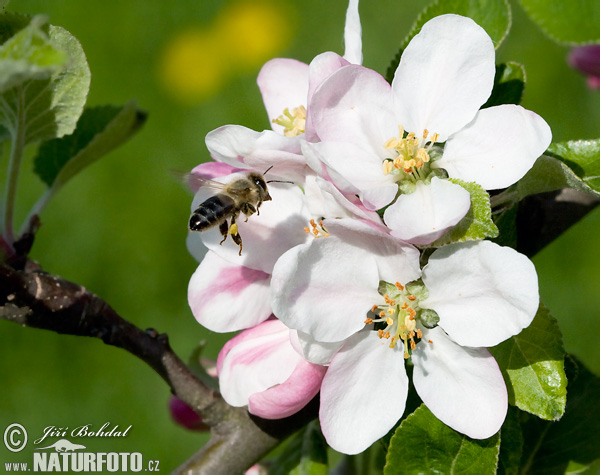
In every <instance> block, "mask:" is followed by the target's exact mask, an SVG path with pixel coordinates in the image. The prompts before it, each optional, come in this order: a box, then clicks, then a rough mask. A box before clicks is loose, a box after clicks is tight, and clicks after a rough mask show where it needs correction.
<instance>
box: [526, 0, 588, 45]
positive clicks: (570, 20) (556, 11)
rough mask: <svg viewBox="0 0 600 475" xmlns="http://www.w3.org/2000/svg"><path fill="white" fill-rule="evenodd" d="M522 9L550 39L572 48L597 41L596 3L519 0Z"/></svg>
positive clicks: (582, 0)
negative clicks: (572, 46)
mask: <svg viewBox="0 0 600 475" xmlns="http://www.w3.org/2000/svg"><path fill="white" fill-rule="evenodd" d="M520 1H521V5H523V9H524V10H525V12H526V13H527V14H528V15H529V17H530V18H531V19H532V20H533V21H534V22H535V23H536V24H537V25H538V26H539V27H540V29H541V30H542V31H543V32H544V33H545V34H546V35H547V36H548V37H549V38H550V39H552V40H554V41H556V42H557V43H561V44H568V45H575V44H587V43H598V42H600V28H598V21H599V20H600V2H598V0H520Z"/></svg>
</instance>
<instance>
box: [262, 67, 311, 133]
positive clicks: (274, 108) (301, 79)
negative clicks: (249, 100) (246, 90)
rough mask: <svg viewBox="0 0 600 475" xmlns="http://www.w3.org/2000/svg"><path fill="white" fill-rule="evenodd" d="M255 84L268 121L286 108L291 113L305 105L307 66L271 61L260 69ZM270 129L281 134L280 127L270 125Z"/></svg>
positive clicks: (281, 129) (281, 128)
mask: <svg viewBox="0 0 600 475" xmlns="http://www.w3.org/2000/svg"><path fill="white" fill-rule="evenodd" d="M256 82H257V83H258V88H259V89H260V92H261V94H262V97H263V102H264V103H265V108H266V109H267V114H268V116H269V120H270V121H272V120H273V119H277V118H278V117H279V116H280V115H281V114H283V111H284V109H285V108H286V107H287V108H288V109H289V110H290V111H291V110H292V109H293V108H295V107H298V106H301V105H302V106H304V107H306V105H307V97H308V64H305V63H302V62H300V61H297V60H295V59H287V58H276V59H272V60H271V61H268V62H267V63H265V65H264V66H263V67H262V69H261V70H260V73H259V74H258V78H257V80H256ZM272 127H273V130H275V131H276V132H278V133H279V134H282V133H283V127H282V126H281V125H278V124H272Z"/></svg>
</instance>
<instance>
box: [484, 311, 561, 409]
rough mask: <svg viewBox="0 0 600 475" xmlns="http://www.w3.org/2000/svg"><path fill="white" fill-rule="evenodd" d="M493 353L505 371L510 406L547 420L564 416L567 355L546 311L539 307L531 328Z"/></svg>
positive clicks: (498, 347)
mask: <svg viewBox="0 0 600 475" xmlns="http://www.w3.org/2000/svg"><path fill="white" fill-rule="evenodd" d="M490 352H491V353H492V355H493V356H494V358H496V361H497V362H498V364H499V366H500V369H501V370H502V375H503V376H504V380H505V381H506V386H507V389H508V399H509V402H510V403H511V404H513V405H516V406H517V407H518V408H519V409H522V410H523V411H526V412H529V413H531V414H534V415H536V416H538V417H540V418H542V419H546V420H556V419H559V418H560V417H561V416H562V415H563V413H564V410H565V402H566V397H567V377H566V375H565V371H564V356H565V352H564V349H563V344H562V334H561V333H560V329H559V328H558V324H557V322H556V320H555V319H554V318H553V317H552V316H551V315H550V312H549V311H548V309H546V307H544V306H543V305H540V307H539V309H538V311H537V314H536V316H535V318H534V320H533V322H531V325H529V327H527V328H525V329H524V330H523V331H522V332H521V333H519V334H518V335H515V336H513V337H512V338H510V339H508V340H506V341H504V342H502V343H500V344H499V345H497V346H495V347H493V348H490Z"/></svg>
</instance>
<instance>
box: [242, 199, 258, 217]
mask: <svg viewBox="0 0 600 475" xmlns="http://www.w3.org/2000/svg"><path fill="white" fill-rule="evenodd" d="M242 213H244V215H246V222H247V221H248V218H249V217H250V216H252V215H253V214H254V213H256V208H255V207H254V205H252V204H250V203H246V204H244V208H243V210H242Z"/></svg>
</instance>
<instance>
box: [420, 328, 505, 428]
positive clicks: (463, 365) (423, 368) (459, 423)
mask: <svg viewBox="0 0 600 475" xmlns="http://www.w3.org/2000/svg"><path fill="white" fill-rule="evenodd" d="M428 340H431V341H432V343H429V342H428ZM411 358H412V360H413V363H414V372H413V381H414V384H415V389H416V390H417V393H418V394H419V397H420V398H421V399H422V400H423V402H424V403H425V405H426V406H427V407H428V408H429V409H430V410H431V412H433V414H434V415H435V416H436V417H437V418H438V419H439V420H441V421H442V422H443V423H444V424H446V425H448V426H450V427H452V428H453V429H454V430H456V431H458V432H460V433H462V434H465V435H468V436H469V437H471V438H473V439H486V438H488V437H491V436H492V435H494V434H495V433H496V432H498V430H500V426H501V425H502V423H503V422H504V418H505V417H506V411H507V409H508V395H507V392H506V385H505V384H504V379H503V378H502V373H501V372H500V368H499V367H498V364H497V363H496V360H495V359H494V358H493V357H492V355H491V354H490V352H489V351H488V350H487V349H485V348H465V347H462V346H459V345H457V344H456V343H454V342H453V341H452V340H451V339H450V338H448V336H447V335H446V334H445V333H444V331H443V330H442V329H441V328H440V327H436V328H434V329H432V330H428V329H426V328H425V329H423V339H422V340H421V342H420V343H419V344H418V345H417V348H416V349H415V350H413V352H412V357H411Z"/></svg>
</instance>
